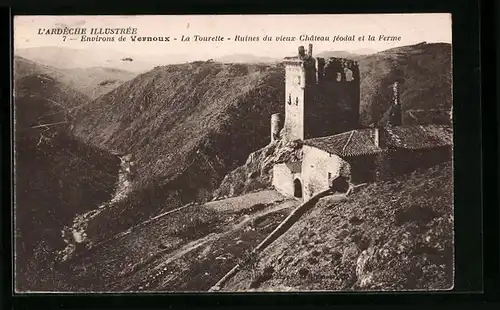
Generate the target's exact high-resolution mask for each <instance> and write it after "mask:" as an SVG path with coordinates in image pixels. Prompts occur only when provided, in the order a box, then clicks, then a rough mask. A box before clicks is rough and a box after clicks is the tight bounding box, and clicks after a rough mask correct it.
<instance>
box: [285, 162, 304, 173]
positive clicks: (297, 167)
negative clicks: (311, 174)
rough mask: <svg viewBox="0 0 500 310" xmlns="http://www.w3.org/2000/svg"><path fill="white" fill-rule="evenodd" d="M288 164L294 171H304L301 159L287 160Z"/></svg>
mask: <svg viewBox="0 0 500 310" xmlns="http://www.w3.org/2000/svg"><path fill="white" fill-rule="evenodd" d="M286 166H287V167H288V169H290V171H291V172H292V173H298V172H301V171H302V162H300V161H292V162H287V163H286Z"/></svg>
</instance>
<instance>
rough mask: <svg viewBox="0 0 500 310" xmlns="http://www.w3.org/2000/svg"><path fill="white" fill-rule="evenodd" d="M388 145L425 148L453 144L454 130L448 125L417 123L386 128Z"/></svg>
mask: <svg viewBox="0 0 500 310" xmlns="http://www.w3.org/2000/svg"><path fill="white" fill-rule="evenodd" d="M385 131H386V132H385V136H386V141H387V142H386V143H387V146H392V147H395V148H405V149H413V150H414V149H425V148H432V147H438V146H449V145H452V144H453V130H452V128H451V126H447V125H416V126H398V127H392V128H390V127H388V128H385Z"/></svg>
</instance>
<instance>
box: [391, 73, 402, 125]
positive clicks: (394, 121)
mask: <svg viewBox="0 0 500 310" xmlns="http://www.w3.org/2000/svg"><path fill="white" fill-rule="evenodd" d="M402 123H403V120H402V112H401V102H400V97H399V82H398V81H396V82H394V84H392V99H391V112H390V119H389V125H391V126H401V125H402Z"/></svg>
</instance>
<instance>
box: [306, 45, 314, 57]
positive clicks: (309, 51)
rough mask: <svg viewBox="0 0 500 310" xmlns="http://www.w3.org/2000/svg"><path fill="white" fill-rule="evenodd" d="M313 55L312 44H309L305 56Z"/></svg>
mask: <svg viewBox="0 0 500 310" xmlns="http://www.w3.org/2000/svg"><path fill="white" fill-rule="evenodd" d="M312 55H313V45H312V44H309V49H308V50H307V56H309V57H312Z"/></svg>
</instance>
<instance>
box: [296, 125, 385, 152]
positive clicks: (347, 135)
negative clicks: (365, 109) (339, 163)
mask: <svg viewBox="0 0 500 310" xmlns="http://www.w3.org/2000/svg"><path fill="white" fill-rule="evenodd" d="M304 144H306V145H310V146H314V147H317V148H319V149H321V150H324V151H327V152H329V153H331V154H336V155H339V156H343V157H349V156H360V155H369V154H376V153H379V152H382V149H381V148H380V147H378V146H377V145H375V141H374V129H358V130H351V131H348V132H344V133H340V134H336V135H333V136H328V137H321V138H312V139H307V140H304Z"/></svg>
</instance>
